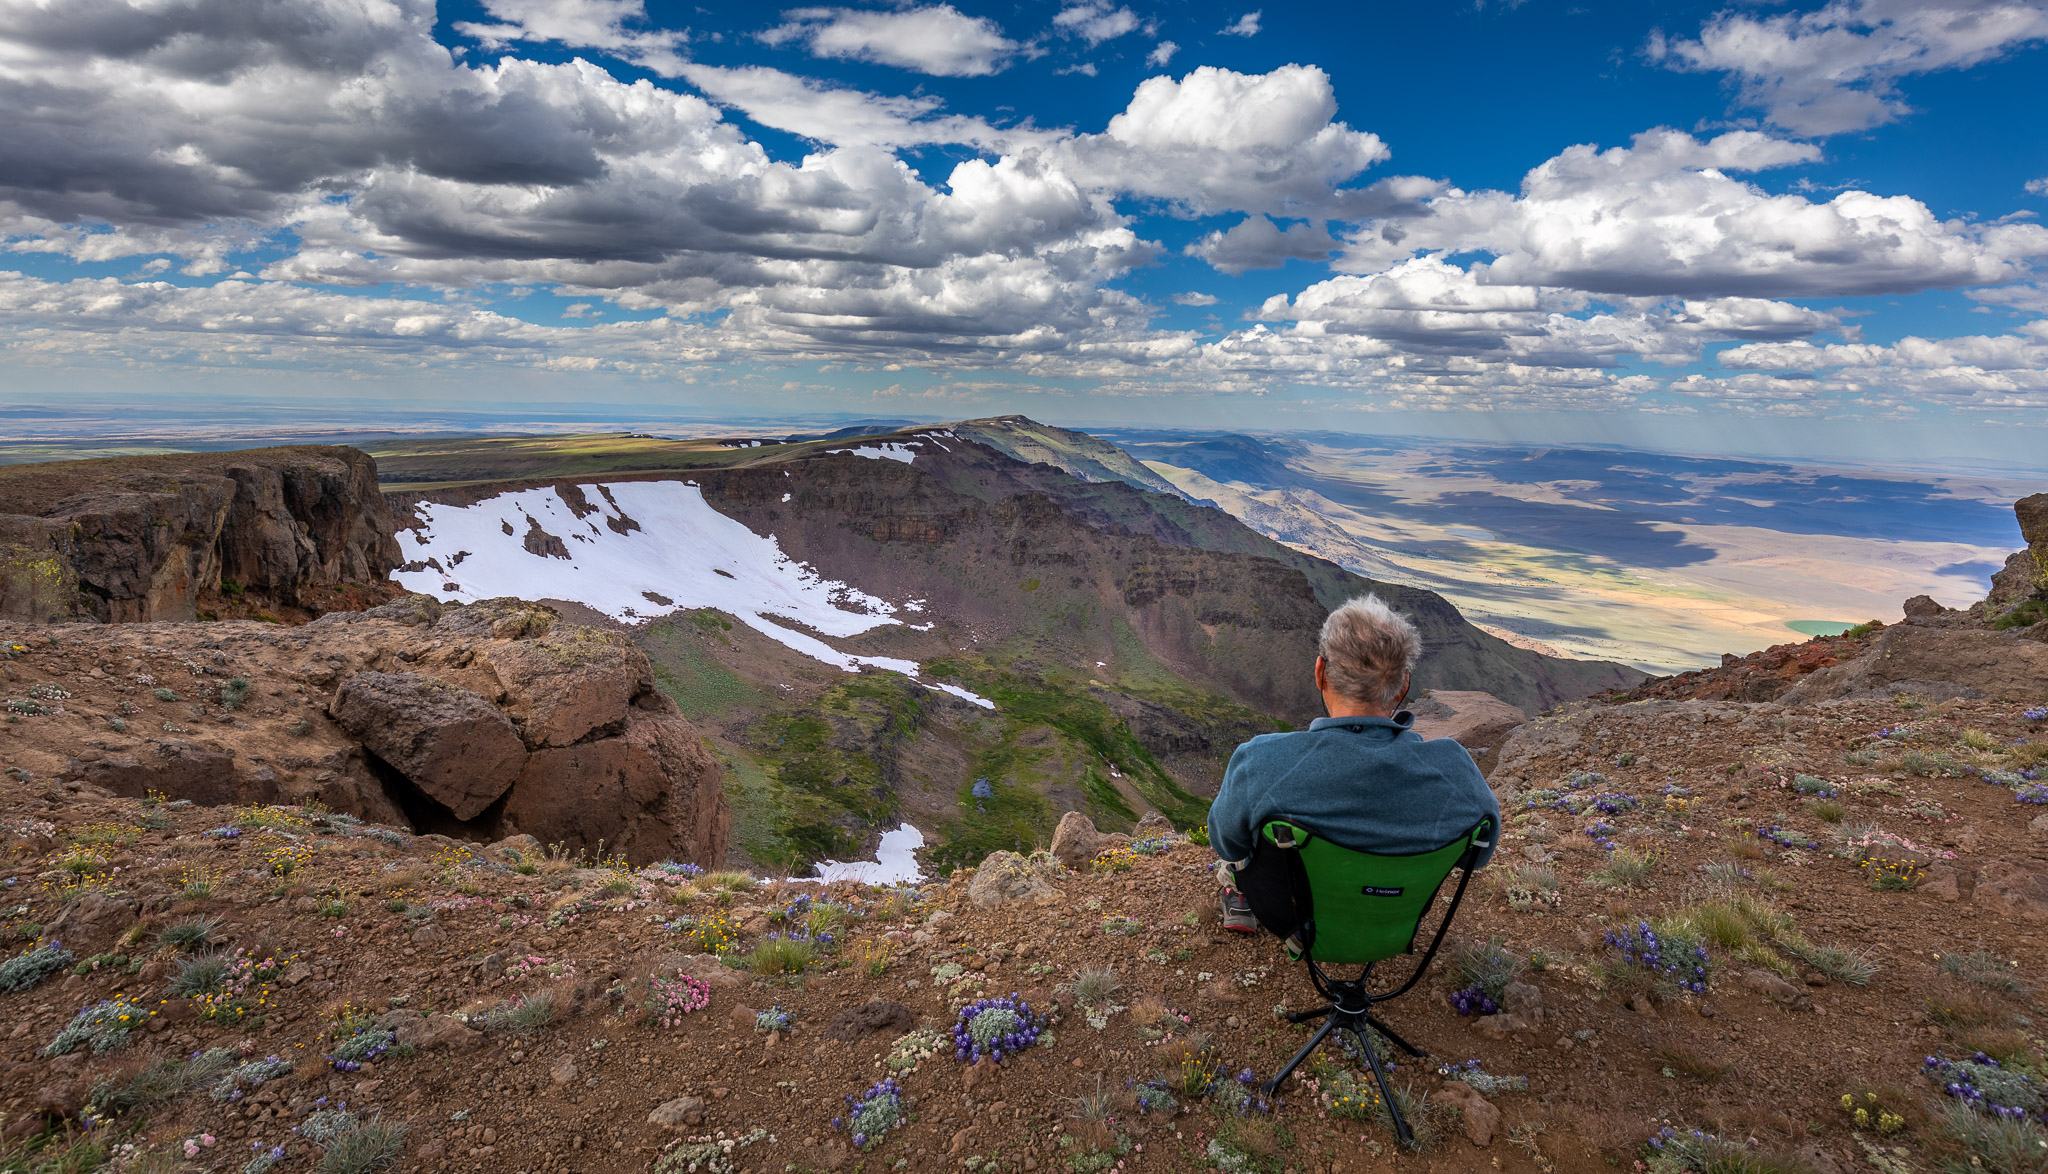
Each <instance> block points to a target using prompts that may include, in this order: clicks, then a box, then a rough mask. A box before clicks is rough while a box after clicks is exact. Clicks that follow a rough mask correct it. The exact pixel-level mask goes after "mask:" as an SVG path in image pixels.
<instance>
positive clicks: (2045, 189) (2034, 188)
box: [2026, 175, 2048, 196]
mask: <svg viewBox="0 0 2048 1174" xmlns="http://www.w3.org/2000/svg"><path fill="white" fill-rule="evenodd" d="M2026 186H2027V194H2028V195H2030V196H2048V175H2044V176H2042V177H2041V178H2039V179H2030V180H2028V181H2027V185H2026Z"/></svg>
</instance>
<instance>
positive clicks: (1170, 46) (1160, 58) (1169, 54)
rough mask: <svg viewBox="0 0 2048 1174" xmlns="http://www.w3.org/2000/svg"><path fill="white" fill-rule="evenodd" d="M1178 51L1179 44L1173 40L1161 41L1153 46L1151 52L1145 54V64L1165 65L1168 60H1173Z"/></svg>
mask: <svg viewBox="0 0 2048 1174" xmlns="http://www.w3.org/2000/svg"><path fill="white" fill-rule="evenodd" d="M1178 52H1180V46H1179V45H1176V44H1174V43H1173V42H1172V41H1161V42H1159V43H1158V44H1157V45H1154V46H1152V51H1151V52H1150V53H1147V54H1145V64H1147V65H1150V66H1154V67H1164V66H1165V64H1166V63H1167V62H1169V61H1171V60H1173V55H1174V54H1175V53H1178Z"/></svg>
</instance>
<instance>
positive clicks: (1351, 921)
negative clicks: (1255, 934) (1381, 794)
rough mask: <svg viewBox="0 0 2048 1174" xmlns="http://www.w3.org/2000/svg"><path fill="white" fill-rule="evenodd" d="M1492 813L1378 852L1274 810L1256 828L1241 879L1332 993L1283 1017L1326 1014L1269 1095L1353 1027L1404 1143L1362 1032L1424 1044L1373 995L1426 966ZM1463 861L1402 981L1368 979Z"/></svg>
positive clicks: (1485, 844) (1415, 927)
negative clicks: (1397, 1024)
mask: <svg viewBox="0 0 2048 1174" xmlns="http://www.w3.org/2000/svg"><path fill="white" fill-rule="evenodd" d="M1493 832H1494V821H1493V819H1492V818H1491V817H1489V818H1486V819H1482V820H1480V821H1479V822H1478V823H1477V824H1475V825H1474V826H1473V828H1472V830H1471V831H1469V832H1467V833H1465V834H1464V835H1463V836H1460V837H1459V838H1457V839H1455V840H1453V841H1451V842H1450V843H1448V844H1446V845H1444V846H1443V847H1441V848H1438V849H1435V850H1434V851H1430V852H1422V853H1418V854H1416V855H1412V856H1377V855H1374V854H1372V853H1369V852H1359V851H1355V850H1353V849H1350V848H1346V847H1344V846H1342V845H1341V844H1337V843H1334V842H1332V841H1331V840H1329V839H1326V838H1324V837H1322V836H1319V835H1317V834H1316V833H1315V832H1314V831H1313V830H1312V829H1310V828H1307V827H1304V826H1302V825H1301V824H1300V823H1297V822H1295V821H1293V820H1286V819H1276V820H1272V821H1271V822H1269V823H1267V824H1266V825H1265V826H1264V827H1262V828H1260V829H1259V838H1258V843H1257V845H1256V847H1255V848H1254V849H1253V851H1252V858H1251V860H1250V861H1249V863H1247V864H1246V865H1245V867H1243V868H1242V869H1240V870H1238V873H1237V883H1238V889H1239V891H1240V892H1242V893H1243V894H1244V897H1245V900H1246V901H1247V902H1248V903H1249V904H1250V905H1251V908H1252V913H1253V914H1254V915H1256V916H1257V917H1258V919H1259V924H1261V925H1263V926H1265V927H1266V929H1267V930H1268V931H1270V932H1271V933H1273V934H1274V936H1276V937H1279V938H1281V939H1283V940H1284V941H1285V942H1286V946H1287V952H1288V955H1289V956H1290V957H1293V958H1296V959H1299V960H1300V961H1303V962H1306V963H1308V975H1309V981H1310V982H1312V983H1314V984H1315V988H1316V992H1317V993H1318V994H1320V995H1322V997H1323V998H1325V999H1328V1000H1329V1003H1328V1004H1326V1005H1324V1006H1321V1007H1317V1008H1316V1009H1315V1010H1313V1011H1299V1012H1296V1013H1294V1014H1292V1015H1289V1016H1288V1017H1287V1018H1288V1019H1289V1020H1290V1021H1291V1022H1294V1023H1305V1022H1308V1021H1309V1020H1313V1019H1322V1020H1323V1021H1324V1022H1323V1025H1322V1026H1321V1027H1320V1028H1318V1029H1317V1031H1316V1034H1315V1036H1314V1038H1312V1039H1310V1040H1309V1041H1308V1043H1306V1044H1304V1045H1302V1049H1301V1050H1300V1051H1298V1052H1296V1053H1295V1054H1294V1058H1293V1059H1292V1060H1289V1061H1288V1062H1287V1066H1286V1067H1285V1068H1282V1069H1281V1070H1280V1072H1279V1074H1278V1075H1276V1076H1274V1077H1273V1079H1271V1080H1269V1081H1267V1082H1266V1085H1265V1091H1266V1094H1267V1095H1269V1096H1270V1095H1272V1092H1273V1090H1274V1089H1276V1088H1279V1087H1280V1084H1281V1082H1282V1081H1284V1080H1286V1079H1287V1078H1288V1076H1290V1075H1291V1074H1293V1072H1294V1070H1295V1068H1297V1067H1299V1066H1300V1064H1301V1062H1302V1061H1303V1060H1306V1059H1308V1057H1309V1054H1310V1053H1311V1052H1313V1051H1315V1050H1316V1048H1317V1047H1319V1046H1320V1045H1321V1044H1322V1042H1323V1041H1324V1040H1325V1039H1328V1038H1329V1036H1330V1033H1331V1032H1333V1031H1349V1032H1351V1033H1352V1036H1353V1037H1354V1038H1355V1039H1356V1040H1357V1041H1358V1044H1359V1047H1360V1049H1361V1050H1362V1051H1364V1052H1365V1056H1366V1060H1367V1061H1368V1062H1369V1063H1370V1064H1371V1065H1372V1075H1373V1079H1374V1080H1377V1081H1378V1082H1379V1088H1380V1098H1381V1100H1382V1101H1383V1102H1384V1103H1385V1104H1386V1106H1387V1112H1388V1113H1389V1114H1390V1115H1391V1116H1392V1117H1393V1119H1394V1131H1395V1132H1396V1133H1398V1134H1399V1135H1400V1137H1401V1140H1402V1141H1403V1142H1404V1143H1412V1142H1413V1141H1414V1136H1415V1135H1414V1133H1413V1132H1412V1131H1410V1130H1409V1128H1408V1122H1407V1121H1406V1120H1404V1119H1403V1118H1402V1116H1401V1110H1400V1108H1399V1106H1397V1105H1396V1104H1395V1102H1394V1094H1393V1091H1392V1090H1391V1089H1389V1088H1388V1087H1387V1074H1386V1071H1385V1070H1384V1069H1383V1068H1382V1067H1381V1066H1380V1058H1379V1054H1378V1053H1376V1052H1375V1051H1373V1048H1372V1044H1371V1042H1370V1041H1368V1040H1367V1039H1366V1038H1365V1029H1366V1028H1368V1027H1370V1028H1372V1029H1373V1030H1375V1031H1377V1032H1379V1033H1380V1034H1381V1035H1382V1036H1384V1037H1386V1038H1387V1039H1388V1040H1389V1041H1391V1042H1392V1043H1393V1044H1394V1045H1395V1046H1396V1047H1398V1048H1400V1049H1401V1050H1402V1051H1405V1052H1407V1053H1408V1054H1409V1055H1411V1056H1417V1057H1420V1056H1423V1055H1426V1054H1427V1053H1425V1052H1423V1050H1422V1049H1420V1048H1418V1047H1416V1046H1415V1045H1413V1044H1411V1043H1409V1042H1408V1041H1407V1040H1404V1039H1402V1038H1401V1037H1400V1036H1398V1035H1396V1034H1395V1033H1394V1031H1393V1029H1392V1028H1389V1027H1388V1026H1387V1025H1386V1024H1384V1023H1382V1022H1380V1020H1379V1018H1378V1017H1377V1016H1375V1015H1374V1014H1373V1013H1372V1009H1373V1007H1374V1005H1375V1004H1379V1003H1384V1002H1386V1001H1387V1000H1389V999H1392V998H1396V997H1398V996H1400V995H1403V994H1406V993H1407V991H1408V989H1409V988H1410V987H1413V986H1414V985H1415V984H1416V982H1417V981H1418V980H1419V979H1421V978H1422V975H1423V972H1424V971H1426V970H1428V969H1429V961H1430V959H1431V958H1433V957H1435V956H1436V950H1437V947H1438V946H1440V945H1442V944H1443V940H1444V931H1445V930H1447V929H1449V928H1450V925H1451V919H1452V918H1453V917H1456V916H1457V914H1458V902H1459V901H1461V900H1463V899H1464V897H1465V884H1466V882H1467V881H1469V880H1471V879H1472V871H1473V869H1474V868H1475V867H1476V866H1477V864H1478V861H1479V859H1480V857H1481V855H1482V854H1484V853H1485V851H1486V850H1487V849H1488V848H1490V847H1492V846H1493ZM1452 869H1459V870H1460V872H1459V875H1458V887H1457V889H1456V890H1455V891H1454V892H1453V893H1452V894H1451V903H1450V908H1448V909H1446V910H1445V911H1444V916H1443V921H1442V922H1440V923H1439V924H1438V925H1437V927H1436V936H1435V937H1433V938H1431V939H1430V941H1429V948H1428V949H1427V950H1424V951H1423V953H1422V960H1421V961H1420V962H1417V963H1416V964H1415V971H1414V973H1412V974H1410V975H1409V976H1408V981H1406V982H1404V983H1402V984H1401V985H1400V986H1399V987H1396V988H1395V989H1393V990H1391V991H1386V992H1384V993H1377V992H1374V991H1372V990H1371V989H1369V987H1368V985H1367V984H1368V982H1369V981H1370V980H1371V978H1372V968H1373V967H1374V966H1377V965H1378V964H1379V963H1381V962H1384V961H1386V960H1387V959H1389V958H1392V957H1394V956H1395V955H1397V954H1412V953H1414V952H1415V939H1416V937H1417V936H1419V935H1420V933H1421V931H1422V918H1423V915H1424V914H1426V913H1428V912H1429V907H1430V906H1431V904H1433V903H1434V902H1435V899H1436V895H1437V891H1438V890H1439V889H1441V888H1442V887H1443V883H1444V881H1445V880H1447V879H1449V877H1450V874H1451V870H1452ZM1325 963H1333V964H1359V963H1362V964H1364V966H1365V969H1364V970H1363V971H1361V972H1360V973H1359V975H1358V977H1357V978H1355V979H1350V980H1344V979H1337V978H1332V977H1331V976H1330V975H1329V974H1327V973H1325V972H1324V970H1323V964H1325Z"/></svg>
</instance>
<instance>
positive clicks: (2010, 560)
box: [1981, 493, 2048, 612]
mask: <svg viewBox="0 0 2048 1174" xmlns="http://www.w3.org/2000/svg"><path fill="white" fill-rule="evenodd" d="M2012 512H2013V514H2014V515H2015V516H2017V517H2018V519H2019V523H2020V537H2021V538H2023V539H2025V540H2026V543H2027V548H2026V549H2025V550H2016V551H2014V552H2013V553H2012V554H2010V555H2008V556H2007V557H2006V560H2005V568H2004V569H2003V570H2001V571H1999V572H1998V573H1997V574H1996V575H1993V576H1992V577H1991V594H1990V596H1989V597H1988V598H1986V599H1985V601H1984V603H1983V605H1982V607H1981V610H1986V611H1992V612H2002V611H2005V610H2006V609H2008V608H2011V607H2013V606H2014V605H2016V604H2019V603H2024V602H2025V601H2027V600H2029V599H2048V493H2036V494H2034V495H2033V496H2032V497H2023V498H2021V499H2019V500H2018V501H2016V502H2014V503H2013V506H2012Z"/></svg>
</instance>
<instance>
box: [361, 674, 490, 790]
mask: <svg viewBox="0 0 2048 1174" xmlns="http://www.w3.org/2000/svg"><path fill="white" fill-rule="evenodd" d="M329 713H330V714H331V715H332V716H333V718H334V720H335V721H336V722H337V723H339V724H340V726H341V728H343V729H345V730H347V731H348V732H349V733H350V734H352V735H354V736H355V737H356V738H357V739H359V740H360V741H361V742H362V744H363V748H364V749H365V750H368V751H369V752H370V753H372V754H374V755H376V756H377V757H378V758H379V759H381V760H382V761H383V762H384V763H385V764H386V765H388V766H390V767H391V768H392V769H393V770H395V771H397V772H398V773H399V774H401V775H404V776H405V779H406V781H408V782H410V783H411V784H412V785H414V786H416V787H418V788H419V789H420V790H421V791H424V792H426V794H427V795H428V797H430V798H432V799H433V800H434V801H435V802H437V803H439V804H441V805H442V806H443V807H446V808H447V809H448V810H449V812H450V813H452V814H453V815H454V816H455V818H456V819H475V818H476V817H477V816H479V815H481V814H483V811H484V809H485V808H487V807H489V806H490V805H491V804H493V803H495V802H497V801H498V797H499V796H501V795H503V794H504V793H505V792H506V791H507V790H509V789H510V788H511V786H512V784H513V782H514V780H516V779H518V778H519V776H520V772H521V771H522V770H524V769H525V768H526V765H527V761H526V759H527V754H526V744H525V743H524V742H523V741H521V740H520V737H519V731H518V730H516V729H514V728H513V727H512V721H511V719H510V718H507V717H506V716H505V715H504V714H503V713H502V712H500V711H499V709H498V707H497V706H495V705H492V704H491V703H490V701H488V700H487V699H485V698H483V697H481V696H479V695H478V694H476V693H473V692H471V691H469V690H468V689H463V688H460V687H458V686H455V685H451V684H448V683H447V682H445V681H440V680H436V679H435V678H433V677H429V676H426V675H424V674H421V673H384V672H367V673H357V674H356V675H355V676H353V677H350V678H349V679H348V680H347V681H345V682H343V683H342V686H341V689H340V690H339V691H338V692H336V693H335V695H334V702H333V704H332V705H331V706H329Z"/></svg>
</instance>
